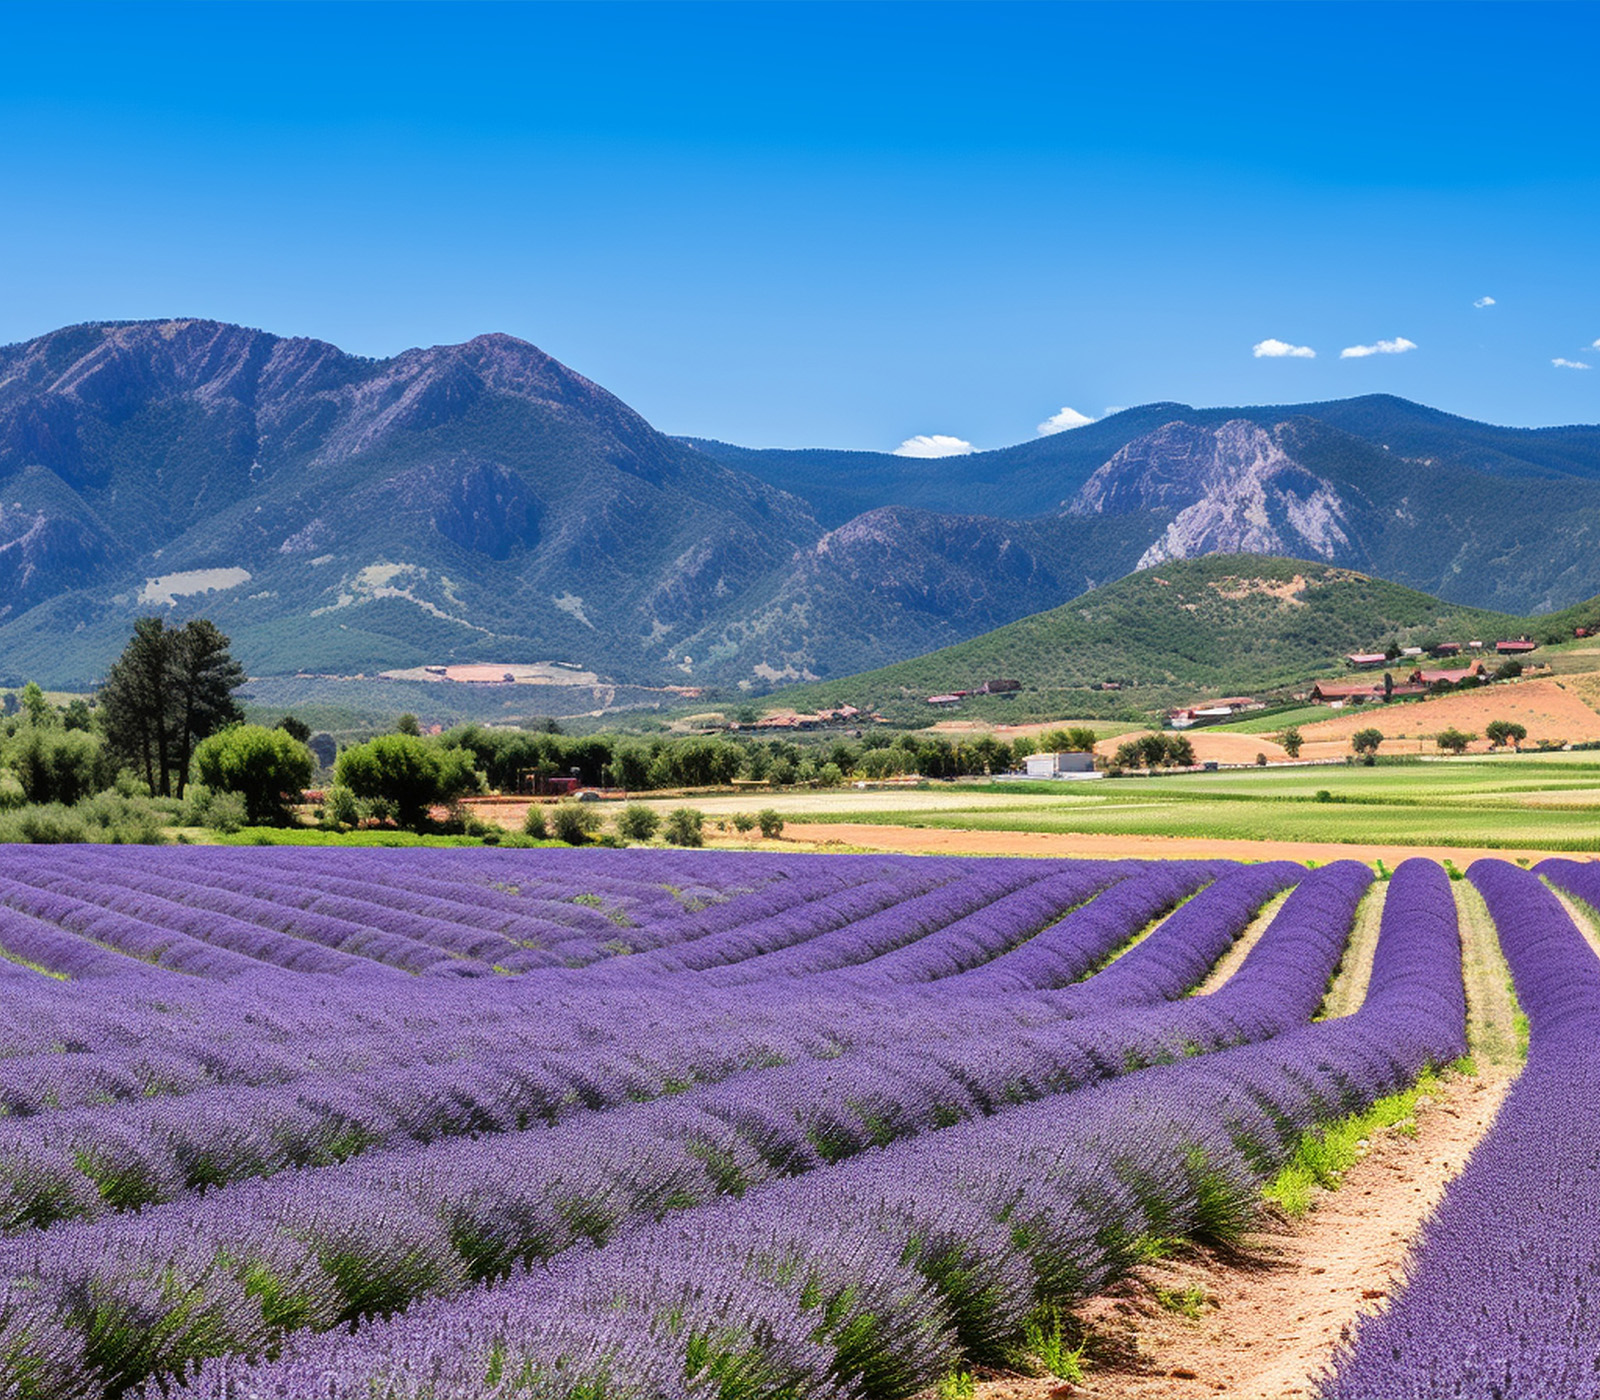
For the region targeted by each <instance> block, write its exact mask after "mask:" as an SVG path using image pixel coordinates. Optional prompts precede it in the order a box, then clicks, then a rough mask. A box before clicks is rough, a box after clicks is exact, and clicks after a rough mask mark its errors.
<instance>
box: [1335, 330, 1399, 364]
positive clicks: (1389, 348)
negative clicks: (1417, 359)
mask: <svg viewBox="0 0 1600 1400" xmlns="http://www.w3.org/2000/svg"><path fill="white" fill-rule="evenodd" d="M1416 348H1417V343H1416V341H1414V340H1407V339H1406V338H1405V337H1404V336H1403V335H1401V336H1396V337H1395V338H1394V339H1393V340H1380V341H1378V342H1377V343H1376V344H1374V345H1347V346H1345V348H1344V349H1343V350H1341V351H1340V352H1339V358H1340V359H1341V360H1364V359H1366V357H1367V356H1368V355H1403V354H1405V353H1406V351H1407V350H1415V349H1416Z"/></svg>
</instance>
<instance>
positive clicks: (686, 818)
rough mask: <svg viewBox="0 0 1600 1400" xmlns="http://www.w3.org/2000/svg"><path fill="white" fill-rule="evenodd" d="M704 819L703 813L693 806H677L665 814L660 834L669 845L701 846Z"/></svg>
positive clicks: (702, 842) (702, 843)
mask: <svg viewBox="0 0 1600 1400" xmlns="http://www.w3.org/2000/svg"><path fill="white" fill-rule="evenodd" d="M705 820H706V819H705V814H704V813H703V812H700V811H697V810H696V809H695V808H693V807H677V808H674V809H673V811H672V812H671V813H670V814H669V815H668V816H667V823H666V826H665V827H663V828H662V832H661V834H662V836H663V837H665V838H666V841H667V844H668V845H671V846H703V845H705V837H704V836H703V835H702V834H701V828H702V827H704V825H705Z"/></svg>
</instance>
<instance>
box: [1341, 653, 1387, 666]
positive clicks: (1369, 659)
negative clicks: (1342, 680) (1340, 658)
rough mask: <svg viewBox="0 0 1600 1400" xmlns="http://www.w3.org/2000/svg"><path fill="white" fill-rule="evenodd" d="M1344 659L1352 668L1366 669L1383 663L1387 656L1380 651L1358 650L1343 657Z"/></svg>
mask: <svg viewBox="0 0 1600 1400" xmlns="http://www.w3.org/2000/svg"><path fill="white" fill-rule="evenodd" d="M1345 660H1346V661H1348V662H1349V663H1350V666H1351V669H1352V670H1356V671H1367V670H1371V668H1372V667H1374V666H1381V665H1383V663H1384V662H1385V661H1387V660H1388V657H1386V656H1385V655H1384V654H1383V653H1382V652H1381V651H1358V652H1353V653H1351V654H1350V655H1349V656H1347V657H1345Z"/></svg>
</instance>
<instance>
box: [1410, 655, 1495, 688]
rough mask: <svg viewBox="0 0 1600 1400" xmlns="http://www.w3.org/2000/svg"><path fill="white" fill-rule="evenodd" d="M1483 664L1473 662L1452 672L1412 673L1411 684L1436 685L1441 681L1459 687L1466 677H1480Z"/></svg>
mask: <svg viewBox="0 0 1600 1400" xmlns="http://www.w3.org/2000/svg"><path fill="white" fill-rule="evenodd" d="M1482 674H1483V662H1481V661H1474V662H1473V663H1472V665H1470V666H1461V667H1457V668H1455V669H1454V670H1442V671H1426V670H1423V671H1413V672H1412V673H1411V683H1412V684H1413V685H1438V684H1439V683H1440V682H1441V681H1442V682H1444V683H1446V684H1448V685H1460V684H1461V682H1462V681H1464V680H1466V679H1467V677H1468V676H1481V675H1482Z"/></svg>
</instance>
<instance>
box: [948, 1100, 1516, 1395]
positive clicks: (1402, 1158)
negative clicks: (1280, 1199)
mask: <svg viewBox="0 0 1600 1400" xmlns="http://www.w3.org/2000/svg"><path fill="white" fill-rule="evenodd" d="M1510 1084H1511V1076H1509V1075H1508V1074H1506V1073H1505V1072H1504V1071H1501V1070H1494V1071H1490V1072H1487V1073H1484V1074H1480V1075H1479V1076H1477V1077H1475V1078H1466V1077H1462V1076H1452V1077H1451V1078H1450V1079H1449V1080H1448V1081H1447V1087H1446V1090H1445V1092H1444V1094H1443V1096H1442V1097H1441V1098H1439V1099H1436V1100H1435V1101H1433V1102H1431V1103H1426V1104H1421V1105H1419V1112H1418V1114H1417V1134H1416V1136H1415V1137H1408V1136H1406V1135H1404V1134H1402V1133H1398V1132H1395V1131H1393V1130H1389V1131H1385V1132H1383V1133H1381V1134H1379V1135H1376V1136H1374V1138H1373V1139H1372V1143H1371V1149H1370V1151H1369V1152H1368V1153H1367V1155H1366V1156H1365V1157H1364V1158H1363V1159H1362V1160H1361V1161H1360V1162H1358V1163H1357V1164H1356V1165H1355V1166H1354V1167H1352V1168H1351V1169H1350V1170H1349V1171H1348V1172H1347V1173H1346V1175H1345V1180H1344V1184H1343V1186H1342V1187H1341V1188H1340V1189H1339V1190H1338V1191H1336V1192H1321V1193H1319V1198H1318V1200H1317V1203H1316V1205H1315V1207H1314V1208H1313V1210H1312V1211H1311V1212H1310V1214H1309V1215H1307V1216H1306V1217H1305V1218H1304V1219H1303V1220H1301V1221H1298V1222H1289V1221H1285V1220H1283V1219H1282V1218H1281V1217H1277V1216H1268V1217H1266V1218H1264V1219H1263V1221H1262V1226H1261V1228H1260V1229H1259V1230H1258V1231H1257V1232H1256V1233H1255V1234H1254V1235H1252V1236H1250V1237H1249V1238H1248V1239H1247V1240H1246V1241H1245V1244H1244V1247H1243V1248H1242V1249H1241V1250H1239V1251H1236V1252H1233V1253H1231V1254H1218V1253H1215V1252H1211V1251H1206V1250H1194V1251H1190V1252H1187V1253H1185V1254H1183V1255H1181V1256H1179V1257H1177V1258H1173V1259H1169V1260H1165V1261H1162V1262H1160V1263H1158V1264H1155V1265H1150V1266H1146V1267H1144V1268H1142V1269H1140V1270H1139V1271H1138V1273H1137V1274H1136V1275H1135V1276H1134V1277H1133V1278H1132V1279H1130V1280H1129V1281H1128V1283H1127V1284H1126V1285H1125V1286H1124V1287H1122V1288H1120V1289H1117V1290H1116V1291H1114V1292H1112V1293H1110V1294H1107V1295H1105V1296H1103V1297H1101V1298H1097V1299H1095V1300H1093V1301H1092V1302H1091V1303H1089V1304H1088V1305H1087V1306H1085V1307H1084V1308H1081V1309H1080V1310H1079V1317H1080V1319H1081V1320H1082V1321H1083V1322H1084V1323H1085V1325H1086V1326H1087V1327H1088V1329H1089V1331H1090V1334H1091V1337H1092V1340H1091V1342H1090V1355H1091V1356H1096V1355H1097V1356H1098V1358H1099V1359H1098V1362H1097V1364H1094V1365H1092V1367H1091V1368H1090V1369H1089V1371H1088V1373H1087V1378H1086V1381H1085V1383H1084V1384H1083V1385H1081V1386H1075V1387H1063V1386H1062V1383H1061V1382H1059V1381H1057V1380H1054V1379H1045V1380H1035V1379H1025V1378H1005V1379H997V1380H991V1381H984V1382H981V1383H980V1384H979V1385H978V1388H977V1397H978V1400H1046V1397H1049V1396H1053V1395H1058V1394H1059V1395H1070V1396H1082V1397H1085V1400H1202V1397H1204V1400H1215V1397H1217V1396H1219V1395H1220V1396H1226V1397H1227V1400H1296V1398H1301V1397H1310V1396H1312V1395H1314V1394H1315V1389H1316V1387H1315V1378H1316V1377H1317V1376H1318V1375H1320V1374H1321V1373H1322V1371H1323V1370H1324V1369H1325V1368H1326V1366H1327V1364H1328V1362H1329V1359H1330V1358H1331V1356H1332V1354H1333V1349H1334V1347H1335V1346H1336V1345H1337V1343H1338V1342H1339V1340H1340V1338H1341V1336H1342V1335H1343V1334H1344V1331H1345V1329H1346V1328H1348V1327H1349V1326H1350V1325H1351V1324H1352V1323H1353V1322H1354V1320H1355V1319H1356V1317H1357V1315H1358V1314H1360V1313H1361V1312H1363V1311H1371V1310H1372V1309H1373V1308H1374V1307H1375V1306H1376V1305H1377V1304H1378V1303H1381V1301H1382V1299H1383V1298H1384V1297H1386V1296H1387V1294H1388V1292H1389V1289H1390V1287H1391V1286H1392V1284H1393V1282H1394V1281H1395V1280H1396V1279H1397V1278H1398V1277H1399V1276H1400V1272H1401V1269H1402V1267H1403V1265H1404V1262H1405V1258H1406V1253H1407V1250H1408V1248H1409V1245H1410V1243H1411V1240H1412V1239H1413V1238H1414V1237H1415V1235H1416V1233H1417V1230H1418V1228H1419V1227H1420V1226H1421V1224H1422V1221H1423V1220H1424V1219H1425V1218H1426V1216H1427V1214H1428V1213H1429V1212H1430V1211H1431V1210H1432V1209H1433V1208H1434V1206H1435V1205H1437V1204H1438V1202H1439V1200H1440V1198H1441V1197H1442V1196H1443V1195H1444V1191H1445V1188H1446V1186H1448V1185H1449V1183H1450V1182H1451V1181H1452V1180H1453V1179H1454V1178H1455V1176H1456V1174H1457V1173H1458V1172H1459V1171H1460V1169H1461V1167H1462V1164H1463V1163H1464V1162H1465V1160H1466V1158H1467V1155H1468V1153H1470V1152H1471V1151H1472V1149H1473V1147H1474V1146H1475V1145H1476V1144H1477V1142H1478V1141H1479V1139H1481V1138H1482V1137H1483V1135H1484V1134H1485V1133H1486V1132H1487V1131H1488V1129H1489V1127H1490V1125H1491V1124H1492V1123H1493V1121H1494V1116H1495V1113H1496V1112H1497V1111H1498V1109H1499V1107H1500V1103H1501V1100H1502V1099H1503V1098H1504V1097H1505V1094H1506V1091H1507V1090H1508V1089H1509V1087H1510ZM1158 1289H1161V1290H1165V1295H1166V1296H1167V1297H1169V1298H1170V1297H1171V1296H1173V1295H1174V1294H1177V1295H1181V1294H1183V1293H1184V1292H1185V1291H1186V1290H1188V1289H1200V1290H1202V1291H1203V1292H1204V1294H1205V1297H1206V1302H1205V1303H1204V1304H1203V1305H1202V1306H1201V1308H1200V1315H1199V1316H1198V1317H1197V1318H1190V1317H1187V1316H1185V1315H1184V1314H1183V1313H1182V1312H1181V1311H1178V1310H1175V1309H1173V1308H1171V1307H1168V1306H1164V1305H1163V1303H1162V1301H1161V1295H1159V1294H1158V1293H1157V1290H1158Z"/></svg>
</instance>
